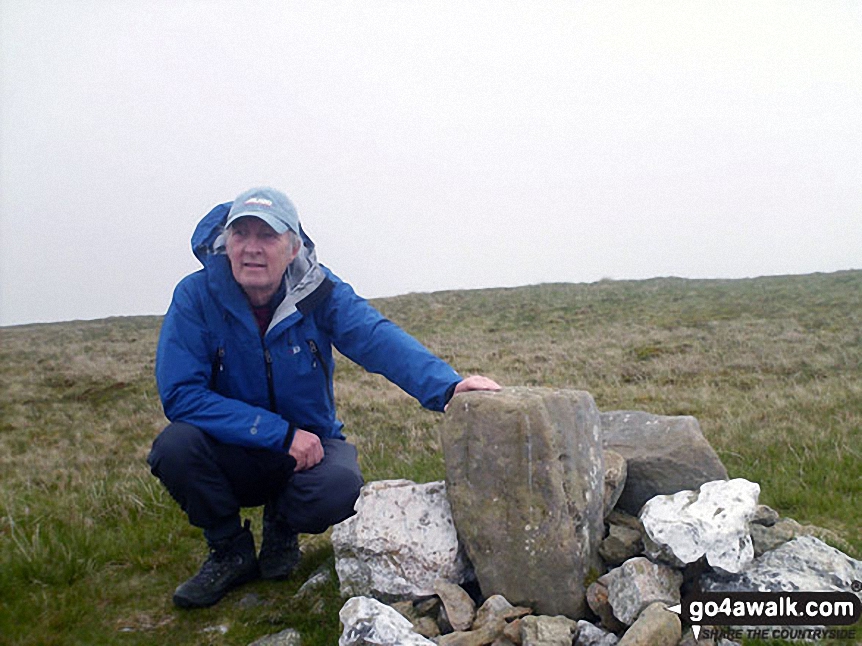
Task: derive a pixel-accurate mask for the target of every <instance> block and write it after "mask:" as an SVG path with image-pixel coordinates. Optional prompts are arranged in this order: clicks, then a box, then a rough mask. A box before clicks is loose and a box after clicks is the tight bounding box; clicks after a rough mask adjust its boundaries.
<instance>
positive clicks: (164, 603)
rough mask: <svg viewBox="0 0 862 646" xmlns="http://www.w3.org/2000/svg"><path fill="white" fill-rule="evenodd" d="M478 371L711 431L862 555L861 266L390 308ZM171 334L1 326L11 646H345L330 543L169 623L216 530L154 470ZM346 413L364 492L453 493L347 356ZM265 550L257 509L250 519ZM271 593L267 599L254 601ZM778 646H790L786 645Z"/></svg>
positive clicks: (389, 303) (530, 290)
mask: <svg viewBox="0 0 862 646" xmlns="http://www.w3.org/2000/svg"><path fill="white" fill-rule="evenodd" d="M374 304H375V305H376V306H377V307H378V308H380V309H381V310H382V311H383V312H384V314H386V315H387V316H388V317H390V318H391V319H392V320H394V321H395V322H397V323H399V324H400V325H401V326H403V327H404V328H405V329H407V330H408V331H409V332H410V333H412V334H414V335H415V336H417V337H418V338H419V339H420V340H422V341H423V342H424V343H425V344H426V345H427V346H429V347H430V348H431V349H432V350H433V351H434V352H436V353H438V354H439V355H441V356H443V357H444V358H446V359H447V360H449V361H450V362H451V363H452V364H453V365H454V366H455V367H456V368H457V369H458V370H459V371H461V372H462V373H463V374H469V373H482V374H486V375H488V376H490V377H493V378H495V379H497V380H498V381H500V382H501V383H503V384H505V385H536V386H548V387H552V388H574V389H581V390H587V391H589V392H590V393H592V394H593V396H594V397H595V399H596V402H597V404H598V406H599V408H600V409H602V410H622V409H635V410H645V411H649V412H653V413H658V414H663V415H683V414H684V415H694V416H695V417H697V418H698V420H699V421H700V424H701V427H702V430H703V432H704V434H705V436H706V437H707V439H708V440H709V441H710V443H711V444H712V445H713V447H715V449H716V451H717V452H718V454H719V456H720V457H721V459H722V460H723V462H724V463H725V465H726V466H727V468H728V471H729V473H730V475H731V476H732V477H744V478H747V479H749V480H752V481H756V482H759V483H760V484H761V488H762V494H761V501H762V502H764V503H766V504H769V505H771V506H773V507H774V508H776V509H777V510H779V511H780V512H781V514H782V515H784V516H790V517H793V518H796V519H797V520H798V521H800V522H802V523H813V524H816V525H818V526H821V527H823V528H825V529H827V530H829V531H830V532H832V533H831V534H827V537H828V538H829V540H830V541H831V542H833V544H836V545H838V546H839V547H841V548H842V549H844V550H845V551H847V552H848V553H850V554H851V555H852V556H854V557H856V558H859V557H860V556H862V534H860V528H861V527H862V505H860V491H862V456H860V451H862V448H860V447H862V441H860V440H862V437H860V436H862V431H860V429H862V370H860V368H862V271H847V272H839V273H834V274H813V275H807V276H782V277H769V278H758V279H751V280H683V279H673V278H664V279H654V280H648V281H619V282H617V281H601V282H598V283H594V284H588V285H574V284H549V285H538V286H532V287H522V288H512V289H488V290H473V291H456V292H438V293H433V294H410V295H406V296H401V297H397V298H390V299H381V300H377V301H374ZM160 322H161V319H160V318H159V317H133V318H114V319H105V320H100V321H87V322H69V323H57V324H46V325H27V326H18V327H11V328H0V384H2V390H0V644H64V645H65V644H130V645H131V644H168V643H169V644H248V643H250V642H251V641H253V640H254V639H256V638H258V637H260V636H262V635H266V634H269V633H275V632H278V631H280V630H282V629H284V628H286V627H295V628H297V629H298V630H299V631H300V632H301V633H302V634H303V643H304V644H306V645H314V644H321V645H322V644H335V643H336V642H337V640H338V634H339V625H338V610H339V609H340V607H341V604H342V601H341V599H340V598H339V597H338V589H337V583H336V582H335V580H334V578H333V581H332V582H331V583H330V584H329V585H327V586H326V587H324V588H323V589H322V590H321V591H319V592H318V593H317V594H316V595H313V596H312V597H310V598H309V597H306V598H301V599H298V598H296V597H294V594H295V593H296V591H297V589H298V588H299V586H300V585H301V584H302V583H303V582H304V581H305V580H306V579H307V578H308V577H309V576H310V575H311V574H312V573H313V572H315V571H316V570H317V569H318V568H323V569H324V570H327V571H329V572H332V570H333V563H332V550H331V546H330V545H329V543H328V540H327V537H326V536H325V535H324V536H322V537H306V536H303V537H302V543H303V548H304V551H305V553H306V557H305V559H304V561H303V563H302V566H301V567H300V569H299V571H298V572H297V573H296V574H295V575H294V576H292V577H291V579H290V580H288V581H286V582H282V583H272V582H258V583H254V584H251V585H249V586H245V587H244V588H242V589H241V590H239V591H235V592H232V593H231V594H230V595H229V596H228V597H227V598H226V599H225V600H223V601H222V602H221V603H219V604H218V605H217V606H215V607H214V608H210V609H206V610H201V611H192V612H188V611H186V612H183V611H178V610H176V609H174V608H173V607H172V606H171V602H170V594H171V592H172V590H173V588H174V586H175V585H176V584H177V583H178V582H179V581H181V580H182V579H184V578H186V577H187V576H189V575H190V574H192V573H193V572H194V571H196V569H197V567H198V565H199V564H200V562H201V559H202V558H203V556H204V546H203V542H202V539H201V535H200V532H199V531H198V530H195V529H194V528H191V527H189V525H188V523H187V522H186V521H185V518H184V516H183V515H182V513H181V512H180V511H179V509H178V508H177V506H176V505H175V504H174V503H173V501H172V500H171V499H170V497H169V496H168V495H167V494H166V493H165V492H164V490H163V489H162V488H161V486H160V485H159V483H158V482H157V481H156V480H155V479H154V478H153V477H152V476H151V475H150V474H149V472H148V470H147V467H146V463H145V459H146V455H147V452H148V450H149V446H150V443H151V441H152V439H153V437H154V436H155V435H156V434H157V433H158V431H159V430H160V429H161V428H162V426H163V425H164V424H165V420H164V418H163V416H162V412H161V408H160V404H159V401H158V396H157V394H156V390H155V384H154V382H153V376H152V374H153V353H154V348H155V344H156V339H157V336H158V330H159V325H160ZM336 384H337V385H336V397H337V400H338V403H339V410H340V414H341V417H342V419H343V420H344V421H345V423H346V430H347V432H348V433H349V434H350V438H351V439H352V440H353V441H355V442H356V443H357V445H358V447H359V450H360V456H361V464H362V467H363V470H364V472H365V475H366V479H367V480H376V479H382V478H400V477H403V478H409V479H412V480H415V481H418V482H423V481H429V480H434V479H440V478H443V476H444V467H443V462H442V456H441V452H440V447H439V443H438V437H437V429H438V424H439V423H440V419H441V418H440V416H439V415H437V414H435V413H430V412H428V411H424V410H422V409H420V408H419V407H418V405H417V404H416V403H415V402H414V401H413V400H412V399H410V398H409V397H407V396H406V395H404V394H403V393H401V392H400V391H399V390H398V389H397V388H395V387H394V386H392V385H390V384H389V383H388V382H386V381H385V380H384V379H382V378H381V377H379V376H376V375H369V374H367V373H365V372H364V371H363V370H361V369H360V368H358V367H356V366H354V365H353V364H351V363H350V362H349V361H347V360H346V359H344V358H343V357H339V358H338V370H337V373H336ZM248 515H249V516H250V517H251V518H252V519H253V521H254V526H255V528H256V533H257V536H258V538H259V530H260V513H259V510H249V513H248ZM252 593H253V595H255V596H254V597H249V596H248V595H249V594H252ZM776 643H777V642H776Z"/></svg>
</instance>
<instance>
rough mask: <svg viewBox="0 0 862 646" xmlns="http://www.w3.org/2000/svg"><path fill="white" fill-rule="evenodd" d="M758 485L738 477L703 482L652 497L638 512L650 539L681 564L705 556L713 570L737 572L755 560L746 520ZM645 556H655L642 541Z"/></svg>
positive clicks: (755, 504) (755, 507) (747, 520)
mask: <svg viewBox="0 0 862 646" xmlns="http://www.w3.org/2000/svg"><path fill="white" fill-rule="evenodd" d="M758 495H760V486H759V485H758V484H756V483H754V482H749V481H748V480H744V479H742V478H736V479H734V480H717V481H715V482H707V483H704V484H703V485H702V486H701V487H700V489H699V491H697V492H694V491H680V492H678V493H675V494H673V495H668V496H656V497H655V498H652V499H651V500H649V501H648V502H647V503H646V504H645V505H644V506H643V509H642V510H641V513H640V519H641V522H642V523H643V526H644V530H645V531H646V534H647V536H648V537H649V538H650V540H651V541H652V542H653V543H655V544H656V545H658V546H659V547H666V548H667V549H668V550H669V551H670V552H671V553H672V554H673V555H674V556H675V557H676V558H677V559H679V561H681V562H682V563H686V564H688V563H694V562H695V561H697V560H698V559H700V558H701V557H703V556H705V557H706V560H707V562H708V563H709V564H710V565H711V566H712V567H713V568H717V569H720V570H722V571H725V572H739V571H740V570H742V569H743V568H744V567H745V566H746V565H748V564H749V563H750V562H751V561H752V559H753V558H754V547H753V545H752V542H751V536H750V534H749V521H750V520H751V518H752V517H753V516H754V513H755V511H756V509H757V497H758ZM645 547H646V548H647V554H648V555H649V556H653V557H656V558H660V557H661V554H657V553H654V547H653V545H652V544H650V543H649V542H646V543H645Z"/></svg>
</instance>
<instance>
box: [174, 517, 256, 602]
mask: <svg viewBox="0 0 862 646" xmlns="http://www.w3.org/2000/svg"><path fill="white" fill-rule="evenodd" d="M258 576H259V572H258V568H257V559H256V558H255V555H254V537H253V536H252V534H251V530H250V529H249V522H248V521H246V523H245V527H243V529H242V531H241V532H240V533H239V534H237V535H236V536H235V537H233V538H228V539H225V540H221V541H218V542H214V543H212V544H211V545H210V555H209V557H208V558H207V560H206V561H204V564H203V565H202V566H201V569H200V571H199V572H198V573H197V574H195V575H194V576H193V577H192V578H190V579H189V580H188V581H186V582H185V583H182V584H180V586H179V587H178V588H177V589H176V591H175V592H174V604H175V605H176V606H178V607H180V608H205V607H206V606H211V605H213V604H214V603H216V602H217V601H218V600H219V599H221V598H222V597H223V596H224V595H225V594H227V593H228V591H229V590H231V588H235V587H236V586H238V585H241V584H243V583H247V582H248V581H252V580H254V579H256V578H257V577H258Z"/></svg>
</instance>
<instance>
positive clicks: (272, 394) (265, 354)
mask: <svg viewBox="0 0 862 646" xmlns="http://www.w3.org/2000/svg"><path fill="white" fill-rule="evenodd" d="M263 359H264V361H266V388H267V390H268V391H269V410H271V411H272V412H273V413H276V412H278V411H277V410H276V408H277V407H276V404H275V384H273V381H272V355H271V354H270V353H269V348H267V347H266V346H264V348H263Z"/></svg>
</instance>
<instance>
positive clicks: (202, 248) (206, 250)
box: [192, 202, 327, 318]
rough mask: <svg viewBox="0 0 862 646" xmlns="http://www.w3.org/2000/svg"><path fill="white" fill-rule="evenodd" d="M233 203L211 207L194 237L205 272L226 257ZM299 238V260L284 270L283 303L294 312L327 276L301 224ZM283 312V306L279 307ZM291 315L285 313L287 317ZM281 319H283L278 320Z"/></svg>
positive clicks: (193, 244) (196, 252)
mask: <svg viewBox="0 0 862 646" xmlns="http://www.w3.org/2000/svg"><path fill="white" fill-rule="evenodd" d="M232 204H233V202H225V203H224V204H219V205H218V206H215V207H213V208H212V210H211V211H210V212H209V213H207V214H206V215H205V216H204V217H203V219H201V221H200V222H198V225H197V227H195V231H194V233H193V234H192V251H193V252H194V254H195V257H196V258H197V259H198V260H199V261H200V262H201V264H202V265H203V266H204V268H205V269H209V266H210V264H211V261H212V259H213V258H214V257H217V256H224V255H225V254H226V251H225V235H224V232H225V222H226V221H227V216H228V212H229V211H230V207H231V205H232ZM299 237H300V239H301V240H302V248H301V249H300V250H299V253H298V254H297V256H296V258H294V260H293V262H291V263H290V265H288V267H287V271H285V280H286V281H287V296H286V297H285V301H284V302H283V303H282V305H283V306H287V308H286V309H287V310H293V309H295V308H296V306H297V305H298V304H299V302H300V301H302V300H303V299H304V298H305V297H306V296H309V295H311V294H312V292H314V291H315V290H316V289H317V288H318V287H320V285H321V283H323V282H324V281H326V280H327V279H326V274H325V273H324V271H323V269H321V267H320V265H319V264H318V262H317V252H316V251H315V249H314V242H313V241H312V240H311V238H309V237H308V235H307V234H306V233H305V231H303V230H302V224H300V225H299ZM278 309H279V310H282V309H283V308H282V307H279V308H278ZM287 313H289V312H285V314H287ZM276 318H281V317H278V316H277V317H276Z"/></svg>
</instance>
